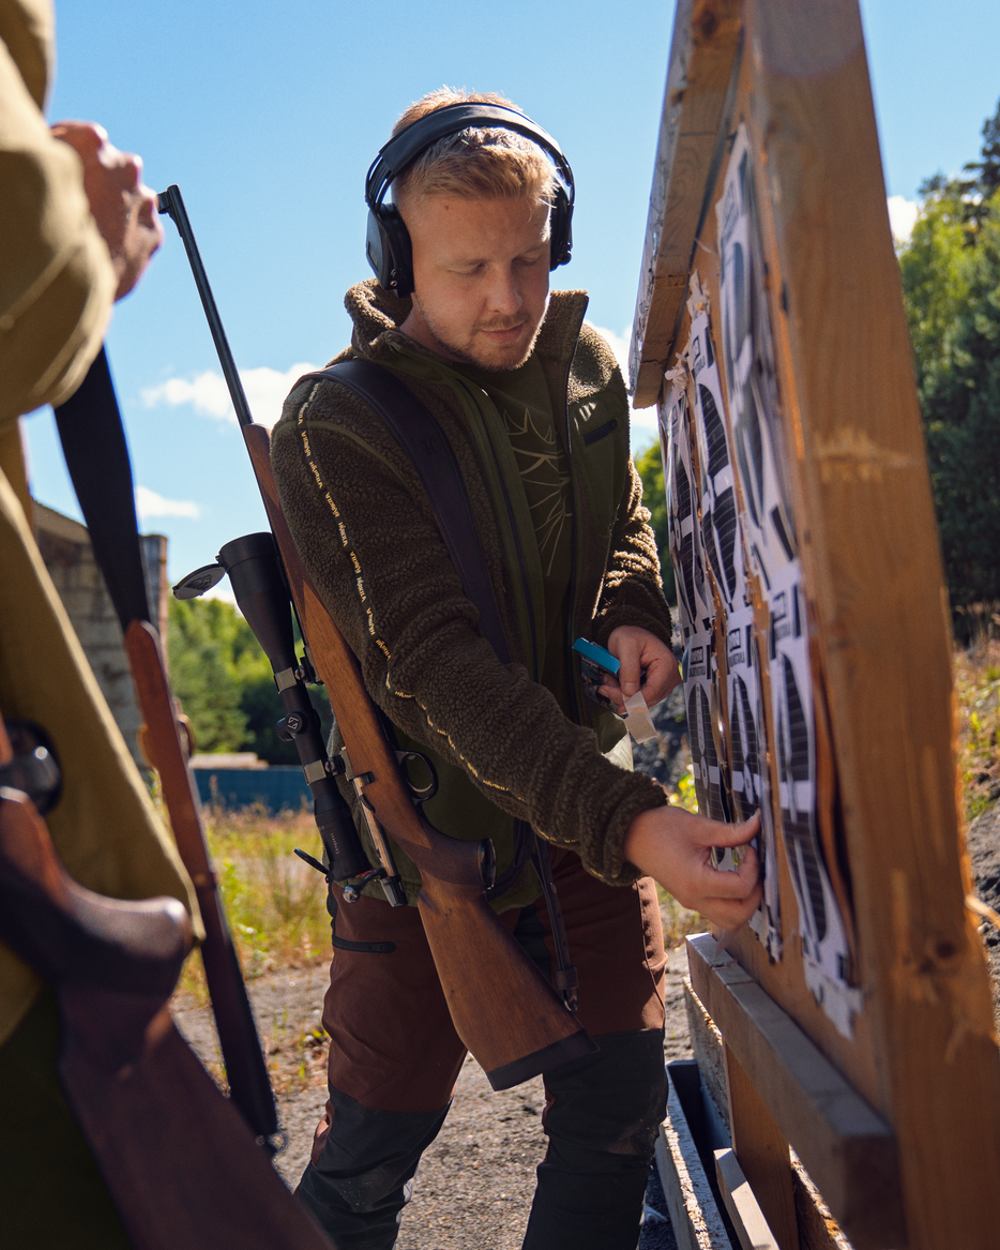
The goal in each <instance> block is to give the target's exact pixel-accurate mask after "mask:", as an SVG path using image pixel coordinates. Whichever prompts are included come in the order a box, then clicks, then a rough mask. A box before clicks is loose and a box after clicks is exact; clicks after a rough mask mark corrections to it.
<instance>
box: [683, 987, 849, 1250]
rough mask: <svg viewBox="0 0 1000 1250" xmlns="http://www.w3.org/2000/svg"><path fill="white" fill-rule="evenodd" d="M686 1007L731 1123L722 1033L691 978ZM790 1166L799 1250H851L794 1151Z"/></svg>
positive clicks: (705, 1079) (709, 1078) (710, 1090)
mask: <svg viewBox="0 0 1000 1250" xmlns="http://www.w3.org/2000/svg"><path fill="white" fill-rule="evenodd" d="M684 1008H685V1011H686V1013H687V1019H688V1030H689V1033H690V1036H691V1049H692V1051H693V1052H694V1057H695V1060H696V1061H697V1063H698V1069H699V1072H700V1073H701V1083H702V1088H703V1089H704V1090H705V1092H706V1093H707V1094H708V1096H709V1097H710V1098H711V1099H712V1101H713V1103H714V1104H715V1105H716V1107H717V1108H718V1109H719V1112H720V1116H721V1117H722V1118H723V1119H725V1120H726V1123H727V1124H728V1116H729V1095H728V1091H727V1086H726V1057H725V1051H724V1048H723V1041H722V1034H721V1033H720V1032H719V1030H718V1028H717V1027H716V1024H715V1021H714V1020H713V1019H712V1017H711V1016H710V1015H709V1014H708V1012H707V1011H706V1010H705V1005H704V1003H703V1002H702V1001H701V999H700V998H699V997H698V995H697V994H696V993H695V992H694V989H693V987H692V985H691V979H690V977H685V978H684ZM791 1165H792V1190H793V1192H794V1195H795V1215H796V1219H797V1222H798V1229H799V1246H800V1250H851V1247H850V1246H849V1245H848V1243H847V1239H846V1238H845V1237H844V1235H843V1234H842V1233H841V1231H840V1228H839V1227H838V1225H837V1222H836V1220H835V1219H834V1218H833V1215H832V1214H831V1212H830V1209H829V1207H827V1205H826V1203H825V1202H824V1201H823V1198H822V1196H821V1194H820V1192H819V1190H818V1189H817V1188H816V1186H815V1185H814V1184H813V1183H812V1180H811V1179H810V1177H809V1174H808V1173H807V1172H806V1170H805V1168H804V1167H803V1165H802V1160H801V1159H800V1158H799V1157H798V1155H797V1154H796V1153H795V1152H794V1150H793V1151H792V1152H791Z"/></svg>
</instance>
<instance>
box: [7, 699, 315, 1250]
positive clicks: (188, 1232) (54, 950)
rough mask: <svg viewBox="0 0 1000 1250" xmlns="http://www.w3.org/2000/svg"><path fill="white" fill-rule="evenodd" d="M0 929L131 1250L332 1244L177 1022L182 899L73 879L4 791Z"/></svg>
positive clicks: (186, 931)
mask: <svg viewBox="0 0 1000 1250" xmlns="http://www.w3.org/2000/svg"><path fill="white" fill-rule="evenodd" d="M9 757H10V751H9V743H8V742H7V738H6V734H5V733H4V731H3V728H2V722H0V762H3V761H5V760H6V759H9ZM0 937H2V938H3V939H4V940H5V941H6V942H8V943H9V945H10V946H11V947H12V948H13V949H14V950H15V951H17V952H18V954H20V955H21V957H22V958H23V959H25V960H26V961H27V962H28V963H29V964H31V965H32V966H33V967H34V968H35V969H36V970H37V971H38V972H39V973H40V974H41V975H42V976H43V977H44V978H45V979H46V980H47V981H48V982H49V983H50V984H51V985H53V986H54V987H55V993H56V997H57V1001H58V1004H59V1013H60V1019H61V1033H62V1036H61V1041H60V1054H59V1073H60V1078H61V1081H62V1084H63V1087H64V1089H65V1092H66V1095H67V1098H68V1100H69V1102H70V1105H71V1106H72V1108H73V1111H74V1112H75V1114H76V1117H77V1119H78V1121H79V1123H80V1126H81V1128H82V1129H83V1133H84V1136H85V1137H86V1138H87V1140H88V1142H89V1144H90V1147H91V1150H92V1151H93V1154H94V1157H95V1159H96V1161H97V1164H98V1167H99V1168H100V1170H101V1172H102V1174H103V1176H104V1179H105V1182H106V1184H107V1186H108V1189H109V1191H110V1193H111V1197H112V1200H113V1201H114V1204H115V1207H116V1208H117V1210H118V1213H119V1215H120V1217H121V1220H122V1223H123V1224H124V1226H125V1229H126V1231H127V1233H128V1236H129V1239H130V1241H131V1243H132V1245H133V1246H134V1247H135V1248H136V1250H177V1247H185V1250H218V1247H220V1246H229V1245H239V1246H241V1247H246V1248H247V1250H330V1242H329V1241H328V1240H327V1238H326V1237H325V1236H323V1234H321V1233H320V1232H319V1231H318V1230H317V1229H316V1227H315V1226H314V1225H313V1223H312V1221H311V1220H310V1219H309V1218H308V1216H307V1215H306V1213H305V1211H304V1210H303V1209H302V1208H301V1207H300V1206H299V1205H298V1203H296V1202H295V1200H294V1199H293V1198H292V1196H291V1194H289V1193H288V1191H287V1190H286V1189H285V1187H284V1185H283V1183H282V1182H281V1180H280V1179H279V1178H278V1177H277V1176H276V1175H275V1173H274V1171H273V1170H272V1168H271V1167H270V1165H269V1164H268V1162H267V1159H266V1157H265V1156H264V1155H263V1154H262V1153H261V1151H260V1150H259V1149H258V1148H257V1146H256V1145H255V1144H254V1140H253V1137H252V1136H251V1134H250V1132H249V1131H248V1129H247V1127H246V1125H245V1124H244V1122H243V1120H242V1119H241V1117H240V1116H239V1115H238V1113H237V1112H236V1110H235V1109H234V1107H233V1106H232V1104H231V1103H230V1102H229V1101H228V1100H227V1099H225V1098H223V1097H222V1095H221V1094H220V1093H219V1091H218V1089H217V1088H216V1086H215V1084H214V1082H213V1081H212V1079H211V1077H210V1076H209V1075H208V1073H207V1072H206V1071H205V1069H204V1068H203V1067H202V1066H201V1064H200V1063H199V1062H198V1060H197V1058H196V1057H195V1056H194V1054H193V1053H192V1052H191V1050H190V1049H189V1047H188V1045H187V1043H186V1042H185V1041H184V1040H183V1039H182V1038H181V1036H180V1034H179V1033H178V1032H177V1029H176V1028H175V1026H174V1024H173V1022H172V1020H171V1019H170V1014H169V1011H168V1008H167V1000H168V998H169V996H170V994H171V992H172V990H173V988H174V985H175V983H176V980H177V976H178V973H179V972H180V969H181V965H182V964H183V962H184V958H185V956H186V954H187V952H188V950H189V949H190V946H191V925H190V921H189V920H188V916H187V912H186V911H185V909H184V907H183V906H182V905H181V904H180V903H179V902H178V901H177V900H176V899H172V898H158V899H146V900H143V901H140V902H125V901H122V900H119V899H110V898H105V897H104V896H102V895H99V894H95V893H93V892H92V891H90V890H86V889H84V888H83V887H81V886H79V885H77V884H76V882H74V881H73V880H72V879H71V878H70V877H69V876H68V875H67V874H66V873H65V871H64V870H63V868H62V866H61V864H60V863H59V860H58V858H57V856H56V852H55V849H54V847H53V845H52V841H51V838H50V837H49V833H48V830H47V828H46V827H45V824H44V822H43V821H42V819H41V817H40V816H39V815H38V812H37V811H36V810H35V807H34V805H33V804H32V802H31V801H30V799H28V798H27V796H26V795H25V794H23V793H22V792H20V791H18V790H13V789H10V788H6V787H5V788H2V789H0ZM17 1148H18V1149H24V1143H20V1144H19V1145H18V1146H17ZM39 1166H44V1160H40V1161H39ZM4 1218H5V1219H9V1218H10V1213H9V1212H8V1213H7V1214H6V1215H5V1216H4Z"/></svg>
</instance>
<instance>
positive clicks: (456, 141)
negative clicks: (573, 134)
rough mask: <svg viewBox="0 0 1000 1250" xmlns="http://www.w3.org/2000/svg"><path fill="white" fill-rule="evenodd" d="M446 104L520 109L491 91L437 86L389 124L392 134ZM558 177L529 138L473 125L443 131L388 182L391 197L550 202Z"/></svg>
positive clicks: (549, 162) (499, 129) (395, 201)
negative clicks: (450, 132) (523, 198)
mask: <svg viewBox="0 0 1000 1250" xmlns="http://www.w3.org/2000/svg"><path fill="white" fill-rule="evenodd" d="M449 104H501V105H504V106H505V107H506V108H512V109H517V111H518V112H521V110H520V109H519V108H518V106H517V105H516V104H513V103H512V102H511V101H510V100H508V99H506V98H505V97H504V96H502V95H498V94H497V93H496V92H495V91H465V90H456V89H455V88H454V87H438V88H437V89H436V90H435V91H429V92H428V93H427V94H426V95H425V96H421V98H420V99H419V100H415V101H414V102H413V103H412V104H411V105H410V107H409V108H408V109H407V110H406V111H405V112H404V113H403V114H402V116H401V117H400V118H399V119H398V121H397V122H396V124H395V126H393V128H392V133H393V136H394V137H395V136H396V135H398V134H399V132H400V131H401V130H405V129H406V127H407V126H410V125H412V124H413V123H414V122H416V121H419V120H420V119H421V118H422V117H426V116H427V114H428V113H433V112H436V111H437V110H438V109H440V108H444V107H445V106H446V105H449ZM555 187H556V180H555V173H554V170H553V166H552V162H551V161H550V160H549V159H548V157H547V156H546V155H545V153H544V151H543V150H542V149H541V148H540V147H539V146H538V145H537V144H536V143H533V142H532V141H531V140H530V139H527V138H525V137H524V136H523V135H519V134H518V133H517V132H516V131H513V130H503V129H501V128H500V127H483V128H480V127H473V126H470V127H468V128H466V129H465V130H462V131H459V133H458V134H454V135H447V136H446V137H445V138H444V139H439V140H438V141H437V143H434V144H432V145H431V146H430V147H429V148H428V149H427V150H426V152H422V153H421V154H420V156H419V157H417V159H416V160H415V161H414V162H413V164H412V165H410V166H409V168H407V169H405V170H403V172H402V173H401V174H400V175H399V177H398V178H396V180H395V182H394V183H393V185H392V198H393V202H394V203H395V204H396V205H397V207H398V206H399V205H400V203H401V202H402V201H403V200H404V199H405V198H410V197H413V196H417V195H449V194H450V195H460V196H466V197H469V198H483V199H518V198H520V197H521V196H528V197H529V198H531V199H532V200H534V201H535V202H536V203H540V204H551V203H552V201H553V198H554V194H555Z"/></svg>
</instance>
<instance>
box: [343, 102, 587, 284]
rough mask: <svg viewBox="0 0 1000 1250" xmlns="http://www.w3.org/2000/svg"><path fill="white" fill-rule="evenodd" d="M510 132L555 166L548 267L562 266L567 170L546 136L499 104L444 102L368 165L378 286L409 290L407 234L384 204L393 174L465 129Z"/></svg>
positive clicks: (568, 202) (567, 240)
mask: <svg viewBox="0 0 1000 1250" xmlns="http://www.w3.org/2000/svg"><path fill="white" fill-rule="evenodd" d="M470 126H471V127H477V128H482V129H500V130H513V131H516V132H517V133H518V134H521V135H524V137H525V138H526V139H530V140H531V141H532V142H533V143H537V144H538V146H539V147H540V148H541V149H542V150H543V151H544V152H546V153H547V154H548V156H549V157H550V158H551V160H552V164H553V166H554V167H555V181H556V190H555V198H554V201H553V204H552V214H551V221H550V227H549V228H550V231H551V235H552V248H551V261H550V264H549V268H550V269H556V268H557V267H558V266H559V265H565V264H566V262H567V261H568V260H569V259H570V256H571V254H572V251H573V199H574V195H575V187H574V183H573V170H572V169H571V168H570V164H569V161H568V160H567V159H566V157H565V156H564V155H563V153H562V149H561V148H560V147H559V144H558V143H556V141H555V139H553V138H552V136H551V135H550V134H547V133H546V132H545V131H544V130H543V129H542V128H541V126H538V125H536V124H535V123H534V122H533V121H532V120H531V118H530V117H526V116H525V115H524V113H519V112H518V111H517V109H512V108H507V107H506V106H505V105H502V104H485V103H478V102H476V101H475V100H471V101H463V102H462V103H459V104H446V105H445V106H444V108H440V109H435V110H434V112H433V113H428V114H426V116H424V117H421V118H420V119H419V120H418V121H415V122H413V123H412V124H411V125H409V126H407V127H406V129H405V130H401V131H400V132H399V134H398V135H393V137H392V138H391V139H390V140H389V142H388V143H386V144H385V145H384V146H383V147H382V148H381V150H380V151H379V153H378V155H377V156H376V157H375V159H374V160H373V161H372V163H371V166H370V168H369V170H368V177H367V178H366V179H365V202H366V203H367V205H368V235H367V241H366V244H365V252H366V254H367V256H368V263H369V264H370V265H371V267H372V270H373V271H374V273H375V277H376V278H377V279H378V281H379V284H380V285H381V286H383V287H385V288H386V290H390V291H395V292H396V294H397V295H400V296H407V295H410V294H412V292H413V254H412V248H411V245H410V236H409V234H408V232H407V229H406V226H405V225H404V223H403V219H402V217H401V216H400V215H399V210H398V209H397V208H396V207H395V205H394V204H391V203H386V199H385V197H386V195H387V194H388V192H389V188H390V186H391V185H392V183H393V182H394V180H395V179H396V178H398V177H399V175H400V174H401V173H402V172H403V171H404V170H405V169H407V168H408V167H409V166H410V165H412V164H413V162H414V161H415V160H416V159H417V157H418V156H420V155H421V154H422V153H423V152H426V151H427V149H428V148H429V147H432V146H433V145H434V144H435V143H437V142H438V140H440V139H444V138H446V137H447V136H449V135H454V134H459V133H460V132H461V131H463V130H467V129H468V128H469V127H470Z"/></svg>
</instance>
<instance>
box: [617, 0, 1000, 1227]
mask: <svg viewBox="0 0 1000 1250" xmlns="http://www.w3.org/2000/svg"><path fill="white" fill-rule="evenodd" d="M739 252H742V257H740V256H738V253H739ZM713 370H714V374H713ZM631 374H632V385H633V390H634V393H635V405H636V406H637V407H643V406H647V405H649V404H651V403H654V402H656V403H657V404H658V405H659V411H660V422H661V430H662V431H663V432H664V436H665V439H664V441H665V468H666V477H667V479H668V480H669V481H670V482H671V483H672V496H671V500H670V504H669V508H668V511H671V532H672V540H671V541H672V547H673V548H674V550H675V553H679V555H680V564H681V567H679V568H677V570H676V572H677V580H678V586H679V588H680V595H681V598H682V617H683V618H684V619H685V622H686V624H685V633H686V644H687V645H686V653H685V685H686V697H687V699H688V706H689V720H690V721H691V734H692V738H693V740H694V747H695V757H696V765H697V768H698V770H699V797H700V798H701V800H702V804H703V806H707V807H708V808H709V809H710V810H711V809H712V808H713V805H714V804H717V803H718V804H721V806H722V809H723V811H722V812H719V813H717V812H714V811H713V814H726V815H729V816H731V817H735V816H737V815H739V814H740V811H741V807H742V806H744V805H752V804H753V803H760V804H762V805H763V807H764V809H765V810H766V811H767V814H768V821H769V823H770V825H771V826H772V828H773V830H774V842H773V847H772V852H771V855H770V863H769V864H768V873H769V889H770V896H771V905H772V907H773V910H774V917H776V923H775V924H773V925H771V926H770V928H769V925H768V922H767V917H766V916H763V917H761V920H760V922H759V923H758V926H757V927H758V932H756V933H755V932H752V931H750V929H749V928H748V927H745V928H744V929H743V930H741V931H740V932H738V933H735V934H719V935H715V937H712V936H710V935H704V936H701V937H698V938H695V939H693V940H692V941H691V942H690V944H689V967H690V973H691V982H692V984H693V988H694V992H695V994H696V995H697V998H698V999H700V1002H701V1005H703V1006H704V1008H705V1010H706V1011H707V1012H708V1014H709V1016H710V1017H711V1018H712V1020H713V1021H714V1023H715V1024H716V1025H717V1026H718V1027H719V1029H720V1030H721V1032H722V1036H723V1039H724V1043H725V1058H726V1072H727V1077H728V1097H729V1111H730V1118H731V1127H732V1133H733V1147H734V1150H735V1153H736V1156H737V1158H738V1160H739V1163H740V1165H741V1167H742V1170H743V1173H744V1174H745V1175H746V1177H747V1178H748V1180H749V1182H750V1185H751V1187H752V1189H753V1191H754V1194H755V1195H756V1197H757V1200H758V1201H759V1205H760V1208H761V1210H762V1211H763V1213H764V1215H765V1217H766V1219H767V1223H768V1225H769V1227H770V1230H771V1234H772V1236H773V1239H774V1242H775V1243H776V1244H777V1245H778V1246H779V1247H781V1250H791V1247H795V1246H800V1245H803V1244H809V1245H820V1244H822V1245H833V1244H835V1239H836V1235H835V1233H834V1232H833V1231H831V1230H830V1229H829V1228H827V1236H826V1239H825V1240H824V1234H823V1231H822V1227H821V1225H822V1221H819V1222H818V1223H817V1222H816V1221H810V1220H808V1219H805V1218H803V1215H802V1209H801V1201H800V1203H799V1211H798V1213H797V1212H796V1192H795V1186H794V1185H793V1179H792V1172H791V1169H790V1167H789V1145H791V1147H792V1148H793V1149H794V1151H795V1153H796V1154H797V1156H798V1157H799V1159H801V1161H802V1164H803V1165H804V1167H805V1169H806V1171H807V1172H808V1174H809V1177H810V1178H811V1180H812V1181H813V1182H815V1185H816V1186H817V1187H818V1189H819V1191H820V1193H821V1195H822V1197H823V1199H824V1201H825V1202H826V1204H827V1206H828V1207H829V1208H830V1210H831V1211H832V1213H833V1215H834V1216H835V1217H836V1219H837V1220H838V1221H839V1222H840V1224H841V1226H842V1228H843V1230H844V1232H845V1233H846V1234H847V1236H848V1237H849V1238H850V1240H851V1243H852V1245H854V1246H855V1247H856V1250H867V1248H869V1247H871V1248H875V1247H911V1248H912V1250H953V1248H954V1250H958V1248H959V1247H966V1246H968V1247H973V1246H986V1245H989V1244H994V1243H995V1241H996V1236H997V1234H996V1231H995V1230H996V1224H997V1216H996V1212H995V1210H994V1207H995V1203H996V1199H995V1195H994V1192H993V1190H994V1187H995V1183H996V1182H995V1180H994V1178H995V1177H997V1176H1000V1116H998V1114H997V1112H998V1109H1000V1064H998V1056H997V1046H996V1039H995V1037H994V1032H993V1019H992V1010H991V1004H990V993H989V985H988V980H987V975H986V969H985V962H984V958H983V952H982V946H981V941H980V938H979V935H978V931H977V920H978V918H977V917H976V916H974V915H973V913H972V912H971V910H970V909H969V907H968V893H969V890H970V878H969V870H968V864H967V861H966V858H965V855H964V850H963V840H962V830H961V825H960V816H959V805H958V796H957V781H956V773H955V762H954V761H955V738H954V725H953V715H954V713H953V699H952V679H951V664H950V630H949V621H948V610H947V593H946V590H945V586H944V579H943V574H942V569H941V562H940V555H939V546H938V538H937V531H936V526H935V520H934V513H933V507H932V502H931V494H930V487H929V479H928V473H927V467H926V457H925V451H924V444H923V435H922V429H921V422H920V414H919V410H918V405H917V398H916V391H915V385H914V377H913V366H912V358H911V349H910V345H909V340H908V337H907V330H906V323H905V318H904V313H903V306H902V296H901V288H900V280H899V272H898V265H897V262H896V258H895V255H894V252H893V245H892V238H891V234H890V229H889V224H888V215H887V210H886V202H885V189H884V184H883V178H882V168H881V161H880V157H879V148H878V138H877V134H876V127H875V120H874V111H873V106H872V99H871V91H870V85H869V78H868V70H867V62H866V57H865V50H864V39H863V34H862V28H861V20H860V15H859V12H858V6H857V2H856V0H678V5H677V15H676V20H675V29H674V36H673V43H672V47H671V52H670V67H669V73H668V81H667V87H666V93H665V99H664V106H663V117H662V123H661V130H660V139H659V147H658V152H657V158H656V167H655V171H654V179H653V187H652V193H651V200H650V212H649V221H648V227H647V235H646V244H645V253H644V257H643V265H642V273H641V279H640V289H639V294H638V301H637V308H636V317H635V326H634V331H633V339H632V351H631ZM703 383H704V384H703ZM685 422H687V431H688V432H687V434H686V435H685V433H684V426H685ZM720 438H721V439H722V450H721V451H720ZM685 440H686V441H685ZM685 449H686V451H685ZM685 454H686V455H687V460H686V461H685ZM671 461H673V464H671ZM685 479H686V482H687V485H686V488H685ZM685 489H687V492H688V494H687V501H686V502H685V501H684V500H685V497H684V490H685ZM734 518H735V519H734ZM733 526H735V529H736V534H735V538H734V537H733V535H732V533H731V530H732V527H733ZM699 542H700V543H701V555H700V563H699V557H698V553H697V552H695V554H694V555H692V554H691V552H692V548H693V547H697V545H698V543H699ZM789 553H791V554H789ZM792 565H794V568H792V567H791V566H792ZM733 566H738V567H733ZM692 570H694V571H695V572H692ZM790 570H791V571H790ZM741 577H742V582H741ZM686 584H687V591H685V585H686ZM781 595H783V596H784V598H783V599H782V598H780V596H781ZM685 599H686V600H687V602H686V605H685V604H684V603H683V601H684V600H685ZM748 656H749V659H748ZM754 656H756V658H757V661H758V662H757V665H756V678H755V680H756V681H757V682H758V685H759V690H758V694H757V697H756V703H757V708H756V710H757V719H758V722H759V723H758V725H757V729H758V733H757V740H756V742H755V744H754V745H755V746H756V748H757V757H758V767H759V775H757V776H756V780H755V775H754V774H753V771H752V767H751V764H749V763H748V762H747V761H748V759H749V758H750V756H749V754H748V749H747V743H748V741H749V738H748V736H747V732H746V727H747V725H748V723H749V721H750V720H751V719H752V717H751V716H750V715H749V713H748V711H747V709H749V708H751V704H752V699H751V697H750V690H749V685H748V684H747V683H746V682H744V688H743V689H742V690H741V689H740V686H739V684H738V682H736V681H735V680H734V676H733V675H734V674H735V675H736V676H739V675H740V674H744V673H745V672H746V668H745V666H746V665H747V664H748V663H750V660H752V659H753V657H754ZM730 660H731V661H732V663H730ZM741 665H743V666H744V667H741ZM730 670H731V671H730ZM692 717H693V720H692ZM803 724H804V725H806V726H807V727H808V730H809V735H808V742H807V743H805V745H803V741H802V740H801V739H802V735H801V733H799V734H798V737H797V734H796V729H795V727H796V726H799V727H800V728H801V726H802V725H803ZM790 727H791V728H790ZM737 765H738V766H737ZM713 770H714V771H713ZM761 790H763V793H761V792H760V791H761ZM774 917H772V919H774ZM838 918H839V922H840V933H839V935H838V934H837V933H836V932H835V929H836V922H837V920H838ZM831 933H832V934H833V936H832V938H831ZM991 1182H992V1183H991ZM807 1225H808V1226H809V1227H808V1228H807ZM817 1227H819V1231H818V1232H817V1231H816V1229H817ZM810 1230H811V1231H810Z"/></svg>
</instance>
